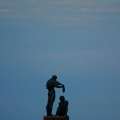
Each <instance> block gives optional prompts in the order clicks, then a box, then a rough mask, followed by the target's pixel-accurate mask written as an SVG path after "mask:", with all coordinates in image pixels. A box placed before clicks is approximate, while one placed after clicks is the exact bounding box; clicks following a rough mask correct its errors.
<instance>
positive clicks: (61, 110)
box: [56, 96, 68, 116]
mask: <svg viewBox="0 0 120 120" xmlns="http://www.w3.org/2000/svg"><path fill="white" fill-rule="evenodd" d="M59 99H60V102H59V106H58V108H57V111H56V115H57V116H67V112H68V101H67V100H65V97H64V96H60V98H59Z"/></svg>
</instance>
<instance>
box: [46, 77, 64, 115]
mask: <svg viewBox="0 0 120 120" xmlns="http://www.w3.org/2000/svg"><path fill="white" fill-rule="evenodd" d="M46 88H47V89H48V102H47V106H46V111H47V116H52V108H53V103H54V101H55V88H62V91H63V92H65V87H64V85H63V84H62V83H60V82H58V81H57V76H56V75H53V76H52V77H51V78H50V79H49V80H48V81H47V83H46Z"/></svg>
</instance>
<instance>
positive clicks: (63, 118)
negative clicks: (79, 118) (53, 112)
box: [44, 116, 69, 120]
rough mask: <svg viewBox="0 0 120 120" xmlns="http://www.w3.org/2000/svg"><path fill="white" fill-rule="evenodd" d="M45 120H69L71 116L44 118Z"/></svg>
mask: <svg viewBox="0 0 120 120" xmlns="http://www.w3.org/2000/svg"><path fill="white" fill-rule="evenodd" d="M44 120H69V116H44Z"/></svg>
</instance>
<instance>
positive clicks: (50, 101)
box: [46, 90, 55, 116]
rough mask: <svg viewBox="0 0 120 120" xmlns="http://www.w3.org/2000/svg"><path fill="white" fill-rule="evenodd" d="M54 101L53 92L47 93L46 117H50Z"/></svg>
mask: <svg viewBox="0 0 120 120" xmlns="http://www.w3.org/2000/svg"><path fill="white" fill-rule="evenodd" d="M54 101H55V91H54V90H51V91H49V92H48V103H47V106H46V110H47V116H51V115H52V108H53V103H54Z"/></svg>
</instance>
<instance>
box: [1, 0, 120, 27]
mask: <svg viewBox="0 0 120 120" xmlns="http://www.w3.org/2000/svg"><path fill="white" fill-rule="evenodd" d="M105 12H107V13H114V12H115V13H116V12H120V3H119V2H117V3H116V2H109V1H106V2H103V1H102V2H99V1H95V0H61V1H59V0H51V1H49V0H45V1H39V0H34V1H33V0H24V1H23V0H22V1H19V0H12V1H9V0H0V18H3V17H8V18H12V17H18V18H28V19H29V18H31V19H34V20H40V19H43V20H45V21H46V22H48V23H49V24H56V25H57V24H58V25H65V24H68V25H72V24H73V25H75V24H88V23H89V22H90V23H91V22H94V21H95V18H96V16H98V15H99V14H101V13H105Z"/></svg>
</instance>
